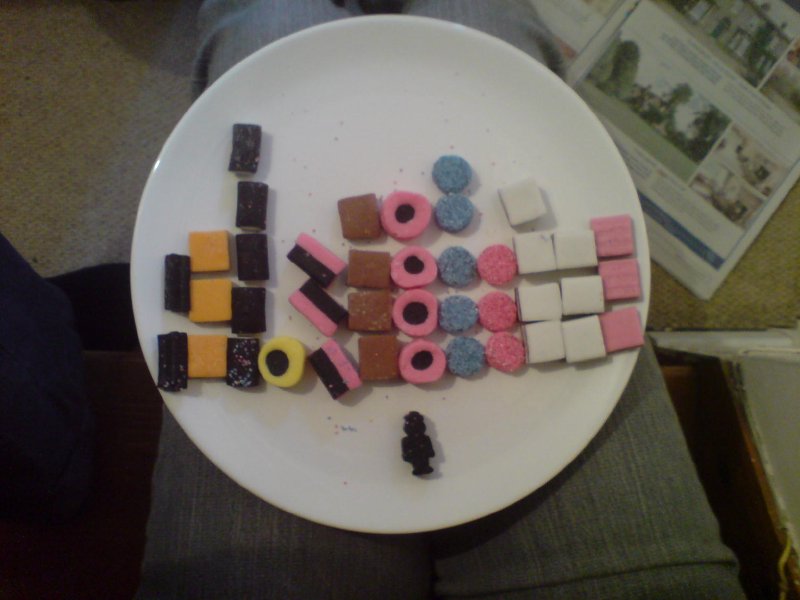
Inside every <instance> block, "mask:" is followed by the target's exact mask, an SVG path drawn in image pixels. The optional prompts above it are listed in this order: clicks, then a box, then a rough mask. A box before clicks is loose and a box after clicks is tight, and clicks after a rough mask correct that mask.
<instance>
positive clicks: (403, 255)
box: [391, 246, 439, 289]
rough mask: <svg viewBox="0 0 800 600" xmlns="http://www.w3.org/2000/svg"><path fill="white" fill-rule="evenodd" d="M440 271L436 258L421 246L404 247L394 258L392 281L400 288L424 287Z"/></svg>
mask: <svg viewBox="0 0 800 600" xmlns="http://www.w3.org/2000/svg"><path fill="white" fill-rule="evenodd" d="M438 272H439V269H438V267H437V266H436V259H435V258H434V257H433V255H432V254H431V253H430V252H428V251H427V250H426V249H425V248H422V247H421V246H408V247H406V248H403V249H402V250H400V252H398V253H397V254H395V255H394V257H393V258H392V264H391V276H392V281H394V283H395V285H396V286H397V287H399V288H403V289H410V288H418V287H424V286H426V285H428V284H429V283H431V282H432V281H433V280H434V279H436V275H437V274H438Z"/></svg>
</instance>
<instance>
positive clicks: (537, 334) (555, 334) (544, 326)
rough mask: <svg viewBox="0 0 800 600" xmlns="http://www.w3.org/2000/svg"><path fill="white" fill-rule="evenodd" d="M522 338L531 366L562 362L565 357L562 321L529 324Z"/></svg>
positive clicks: (523, 329)
mask: <svg viewBox="0 0 800 600" xmlns="http://www.w3.org/2000/svg"><path fill="white" fill-rule="evenodd" d="M522 338H523V340H524V341H525V354H526V359H527V362H528V363H529V364H537V363H543V362H550V361H553V360H561V359H562V358H564V356H565V353H564V337H563V335H562V333H561V321H541V322H539V323H528V324H527V325H525V326H524V327H523V328H522Z"/></svg>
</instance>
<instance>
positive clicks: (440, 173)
mask: <svg viewBox="0 0 800 600" xmlns="http://www.w3.org/2000/svg"><path fill="white" fill-rule="evenodd" d="M471 179H472V167H470V166H469V163H468V162H467V161H466V160H464V159H463V158H461V157H460V156H456V155H454V154H450V155H446V156H440V157H439V158H438V159H437V160H436V162H435V163H434V164H433V181H434V182H435V183H436V185H437V187H438V188H439V189H440V190H442V191H443V192H444V193H445V194H458V193H459V192H462V191H464V190H465V189H466V188H467V186H468V185H469V182H470V180H471Z"/></svg>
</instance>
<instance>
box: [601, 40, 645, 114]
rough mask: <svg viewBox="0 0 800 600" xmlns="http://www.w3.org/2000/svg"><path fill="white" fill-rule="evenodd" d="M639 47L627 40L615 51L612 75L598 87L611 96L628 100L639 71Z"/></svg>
mask: <svg viewBox="0 0 800 600" xmlns="http://www.w3.org/2000/svg"><path fill="white" fill-rule="evenodd" d="M639 58H640V52H639V46H638V44H636V42H633V41H631V40H626V41H624V42H621V43H620V44H619V45H618V46H617V47H616V49H615V50H614V58H613V61H612V68H611V74H610V75H609V76H608V78H606V79H605V80H604V81H601V82H599V83H598V85H597V87H598V88H600V90H602V91H603V92H605V93H606V94H608V95H609V96H614V97H615V98H620V99H621V100H624V99H626V98H627V97H628V96H630V95H631V93H632V92H633V89H634V84H635V83H636V73H637V72H638V70H639Z"/></svg>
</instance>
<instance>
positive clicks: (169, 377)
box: [157, 331, 189, 392]
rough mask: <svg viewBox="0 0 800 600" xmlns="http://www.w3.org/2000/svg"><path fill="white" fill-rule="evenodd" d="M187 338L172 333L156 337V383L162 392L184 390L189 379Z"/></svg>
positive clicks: (177, 332)
mask: <svg viewBox="0 0 800 600" xmlns="http://www.w3.org/2000/svg"><path fill="white" fill-rule="evenodd" d="M188 374H189V338H188V336H187V335H186V334H185V333H182V332H179V331H172V332H170V333H163V334H161V335H159V336H158V382H157V385H158V387H160V388H161V389H162V390H167V391H170V392H177V391H178V390H183V389H186V386H187V383H188V379H189V375H188Z"/></svg>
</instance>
